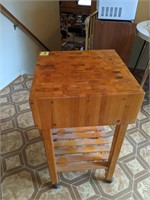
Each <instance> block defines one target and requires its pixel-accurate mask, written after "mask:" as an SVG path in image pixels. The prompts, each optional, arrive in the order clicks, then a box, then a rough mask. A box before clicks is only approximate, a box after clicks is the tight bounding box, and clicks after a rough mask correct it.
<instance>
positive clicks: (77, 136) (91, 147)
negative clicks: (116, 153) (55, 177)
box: [53, 127, 109, 172]
mask: <svg viewBox="0 0 150 200" xmlns="http://www.w3.org/2000/svg"><path fill="white" fill-rule="evenodd" d="M53 140H54V149H55V159H56V166H57V171H58V172H67V171H80V170H87V169H98V168H101V167H103V168H105V167H106V168H107V167H108V156H109V145H108V143H107V141H106V138H105V134H104V133H103V132H101V131H99V130H97V128H95V127H93V128H90V127H88V128H87V127H85V128H84V127H83V128H81V127H80V128H75V129H74V132H72V131H65V130H64V129H58V130H57V131H55V132H53Z"/></svg>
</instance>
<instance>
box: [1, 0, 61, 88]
mask: <svg viewBox="0 0 150 200" xmlns="http://www.w3.org/2000/svg"><path fill="white" fill-rule="evenodd" d="M1 3H2V5H3V6H5V7H6V8H7V9H8V10H9V11H10V12H11V13H12V14H13V15H15V16H16V17H17V18H18V19H19V20H20V21H21V22H22V23H23V24H24V25H25V26H26V27H27V28H28V29H29V30H30V31H32V32H33V33H34V34H35V35H36V36H37V37H38V38H39V39H40V40H41V41H42V42H43V43H44V44H45V45H46V46H47V47H49V48H50V49H51V50H60V46H61V36H60V27H59V3H58V1H30V2H29V1H22V2H20V1H14V2H11V1H6V0H5V1H1ZM0 22H1V23H0V44H1V45H0V56H1V57H0V89H2V88H4V87H5V86H6V85H7V84H9V83H10V82H11V81H13V80H14V79H15V78H16V77H17V76H19V75H20V74H24V73H28V74H33V73H34V69H35V65H36V60H37V56H38V54H39V51H41V50H43V49H42V48H41V47H40V46H39V45H37V44H36V43H35V42H34V41H33V40H32V39H31V38H30V37H28V36H27V35H26V34H25V33H24V32H22V31H21V30H20V29H19V28H17V29H16V30H14V27H13V24H12V22H10V21H9V20H8V19H7V18H6V17H5V16H3V15H2V14H1V13H0Z"/></svg>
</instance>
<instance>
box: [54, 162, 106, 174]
mask: <svg viewBox="0 0 150 200" xmlns="http://www.w3.org/2000/svg"><path fill="white" fill-rule="evenodd" d="M107 167H108V163H107V162H86V163H81V162H78V163H61V164H57V171H58V172H68V171H69V172H71V171H82V170H89V169H99V168H107Z"/></svg>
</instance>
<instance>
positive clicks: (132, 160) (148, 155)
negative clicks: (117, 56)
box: [0, 75, 150, 200]
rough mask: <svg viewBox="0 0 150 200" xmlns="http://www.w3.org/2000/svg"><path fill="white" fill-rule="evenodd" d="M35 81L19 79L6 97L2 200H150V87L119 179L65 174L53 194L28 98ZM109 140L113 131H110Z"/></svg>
mask: <svg viewBox="0 0 150 200" xmlns="http://www.w3.org/2000/svg"><path fill="white" fill-rule="evenodd" d="M32 78H33V77H32V76H30V75H23V76H20V77H18V78H17V79H16V80H15V81H14V82H13V83H12V84H11V85H10V86H8V87H7V88H6V89H5V90H3V91H2V93H1V96H0V104H1V107H0V118H1V124H0V125H1V134H0V135H1V158H0V159H1V164H2V167H1V194H0V195H1V196H0V199H3V200H28V199H33V200H35V199H40V200H87V199H88V200H114V199H115V200H148V199H150V122H149V121H150V107H149V92H148V85H145V91H146V95H145V99H144V102H143V105H142V108H141V111H140V112H139V114H138V118H137V121H136V123H135V124H132V125H129V127H128V130H127V133H126V137H125V140H124V143H123V146H122V149H121V154H120V157H119V160H118V163H117V167H116V170H115V174H114V182H113V183H112V184H107V183H105V182H104V181H103V178H104V170H102V169H101V170H88V171H82V172H76V173H60V174H59V181H60V185H61V187H60V189H52V187H51V181H50V177H49V173H48V168H47V161H46V158H45V153H44V147H43V143H42V138H41V134H40V132H39V131H38V130H36V129H35V128H34V124H33V119H32V113H31V110H30V106H29V102H28V98H29V92H30V88H31V84H32ZM104 129H105V132H106V134H107V137H108V139H111V138H112V136H113V129H114V128H113V127H111V126H110V127H108V126H107V127H104Z"/></svg>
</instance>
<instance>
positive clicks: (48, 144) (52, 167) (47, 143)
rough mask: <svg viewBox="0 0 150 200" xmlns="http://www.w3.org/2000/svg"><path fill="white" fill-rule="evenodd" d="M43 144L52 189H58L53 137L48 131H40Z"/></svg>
mask: <svg viewBox="0 0 150 200" xmlns="http://www.w3.org/2000/svg"><path fill="white" fill-rule="evenodd" d="M42 135H43V142H44V147H45V153H46V157H47V161H48V168H49V173H50V176H51V181H52V185H53V187H54V188H58V187H59V184H58V177H57V170H56V161H55V152H54V144H53V137H52V134H51V132H50V130H42Z"/></svg>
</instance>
